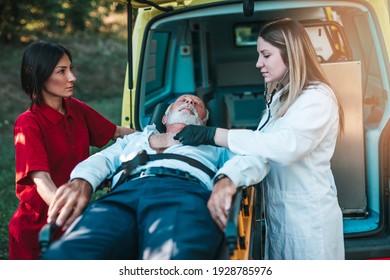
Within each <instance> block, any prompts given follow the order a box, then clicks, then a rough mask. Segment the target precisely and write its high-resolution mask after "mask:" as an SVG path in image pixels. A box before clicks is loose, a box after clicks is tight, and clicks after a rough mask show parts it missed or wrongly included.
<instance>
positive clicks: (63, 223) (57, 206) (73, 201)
mask: <svg viewBox="0 0 390 280" xmlns="http://www.w3.org/2000/svg"><path fill="white" fill-rule="evenodd" d="M91 194H92V186H91V185H90V184H89V183H88V182H87V181H85V180H82V179H75V180H73V181H72V182H69V183H66V184H64V185H62V186H61V187H59V188H58V190H57V191H56V194H55V196H54V199H53V201H52V203H51V204H50V207H49V212H48V219H47V222H48V223H50V222H53V221H55V222H56V225H57V226H58V227H61V228H62V229H63V230H64V231H65V230H66V229H67V228H68V227H69V226H70V224H71V223H72V222H73V221H74V220H75V219H76V218H77V217H78V216H80V215H81V213H82V212H83V211H84V209H85V207H86V206H87V205H88V203H89V201H90V200H91Z"/></svg>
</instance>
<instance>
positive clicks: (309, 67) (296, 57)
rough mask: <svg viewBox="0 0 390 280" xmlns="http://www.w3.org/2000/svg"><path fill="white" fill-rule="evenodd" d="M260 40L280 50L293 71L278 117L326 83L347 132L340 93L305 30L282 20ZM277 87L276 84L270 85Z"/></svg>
mask: <svg viewBox="0 0 390 280" xmlns="http://www.w3.org/2000/svg"><path fill="white" fill-rule="evenodd" d="M259 37H261V38H263V39H264V40H265V41H267V42H268V43H270V44H271V45H273V46H275V47H277V48H278V49H279V50H280V54H281V56H282V59H283V61H284V63H285V64H286V66H287V67H288V70H289V88H288V90H287V92H285V93H283V94H282V96H281V106H280V107H279V109H278V110H277V112H276V114H275V117H276V118H279V117H281V116H283V115H284V114H285V113H286V112H287V110H288V108H290V106H291V105H292V104H293V103H294V102H295V100H296V99H297V98H298V96H299V95H300V94H301V93H302V91H303V90H304V89H306V88H307V87H308V86H310V85H313V84H319V83H324V84H326V85H328V86H329V87H330V88H331V89H332V90H333V92H334V94H335V97H336V99H337V103H338V111H339V128H340V132H342V131H343V129H344V111H343V108H342V106H341V102H340V98H339V96H338V94H337V92H336V90H335V89H334V88H333V87H332V86H331V85H330V83H329V81H328V79H327V78H326V76H325V74H324V72H323V71H322V68H321V66H320V64H319V62H318V59H317V55H316V52H315V49H314V47H313V44H312V43H311V41H310V38H309V36H308V35H307V33H306V30H305V28H304V27H303V26H302V25H301V24H300V23H299V22H298V21H296V20H292V19H289V18H285V19H280V20H277V21H274V22H271V23H268V24H267V25H265V26H264V27H263V28H262V29H261V30H260V32H259ZM268 86H270V87H274V86H275V85H274V84H271V85H268Z"/></svg>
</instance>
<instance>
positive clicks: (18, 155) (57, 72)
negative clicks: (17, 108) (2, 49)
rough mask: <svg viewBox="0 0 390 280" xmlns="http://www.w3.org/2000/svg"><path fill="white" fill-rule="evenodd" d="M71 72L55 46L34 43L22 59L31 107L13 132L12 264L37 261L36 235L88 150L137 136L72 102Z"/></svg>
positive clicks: (68, 58)
mask: <svg viewBox="0 0 390 280" xmlns="http://www.w3.org/2000/svg"><path fill="white" fill-rule="evenodd" d="M72 68H73V65H72V56H71V54H70V52H69V51H68V50H67V49H65V48H64V47H62V46H60V45H58V44H55V43H51V42H45V41H38V42H34V43H32V44H31V45H30V46H29V47H28V48H27V49H26V51H25V53H24V55H23V61H22V67H21V82H22V87H23V89H24V91H25V92H26V94H27V95H28V96H29V98H30V99H31V107H30V108H29V109H28V110H27V111H25V112H24V113H22V114H21V115H20V116H19V117H18V118H17V120H16V122H15V127H14V142H15V162H16V195H17V197H18V198H19V200H20V203H19V207H18V209H17V210H16V211H15V213H14V215H13V217H12V218H11V220H10V223H9V232H10V236H9V258H10V259H38V258H39V254H40V247H39V244H38V234H39V231H40V229H41V228H42V226H43V225H44V224H45V223H46V220H47V211H48V205H50V202H51V201H52V199H53V197H54V194H55V192H56V189H57V187H58V186H61V185H62V184H64V183H66V182H67V181H68V180H69V175H70V172H71V170H72V169H73V168H74V167H75V166H76V164H77V163H79V162H80V161H82V160H84V159H86V158H87V157H88V156H89V147H90V146H97V147H102V146H104V145H105V144H107V143H108V142H109V141H110V139H116V138H117V137H123V136H124V135H125V134H129V133H132V132H133V130H131V129H129V128H125V127H119V126H116V125H115V124H114V123H112V122H110V121H109V120H107V119H106V118H104V117H103V116H102V115H100V114H99V113H97V112H96V111H95V110H93V109H92V108H91V107H89V106H87V105H86V104H85V103H83V102H81V101H79V100H77V99H75V98H73V97H72V94H73V85H74V82H75V81H76V77H75V75H74V74H73V71H72Z"/></svg>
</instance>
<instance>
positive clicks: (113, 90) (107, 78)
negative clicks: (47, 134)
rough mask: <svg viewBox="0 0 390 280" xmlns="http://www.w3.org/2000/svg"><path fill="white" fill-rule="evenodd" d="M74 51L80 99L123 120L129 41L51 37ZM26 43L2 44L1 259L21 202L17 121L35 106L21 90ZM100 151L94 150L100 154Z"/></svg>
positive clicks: (76, 93) (4, 256)
mask: <svg viewBox="0 0 390 280" xmlns="http://www.w3.org/2000/svg"><path fill="white" fill-rule="evenodd" d="M52 40H53V41H55V42H58V43H60V44H62V45H63V46H65V47H66V48H68V49H69V50H70V51H71V52H72V55H73V64H74V65H75V73H76V77H77V81H76V85H75V95H74V96H75V97H76V98H78V99H80V100H82V101H84V102H86V103H87V104H89V105H90V106H91V107H93V108H94V109H96V110H97V111H98V112H100V113H101V114H103V115H104V116H106V117H107V118H108V119H110V120H111V121H112V122H114V123H116V124H119V122H120V114H121V100H122V99H121V96H122V90H123V79H124V75H125V66H126V50H127V49H126V42H125V41H124V40H123V39H118V38H100V37H99V36H81V35H80V36H77V35H75V36H73V37H72V38H56V39H52ZM25 47H26V46H25V45H7V46H4V45H1V44H0V73H1V75H0V83H1V84H2V87H0V96H1V97H2V106H0V159H1V160H0V167H1V168H0V198H1V203H0V259H3V260H4V259H8V222H9V220H10V218H11V216H12V214H13V213H14V211H15V209H16V208H17V205H18V200H17V198H16V197H15V158H14V157H15V151H14V146H13V124H14V121H15V119H16V117H17V116H18V115H19V114H20V113H21V112H23V111H24V110H26V109H27V108H28V106H29V104H30V102H29V100H28V98H27V96H26V95H25V94H24V92H23V91H22V90H21V87H20V81H19V71H20V70H19V69H20V63H21V57H22V53H23V51H24V49H25ZM96 151H97V149H91V152H96Z"/></svg>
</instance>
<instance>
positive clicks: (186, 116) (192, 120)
mask: <svg viewBox="0 0 390 280" xmlns="http://www.w3.org/2000/svg"><path fill="white" fill-rule="evenodd" d="M185 107H188V108H189V109H191V111H192V112H193V113H194V114H191V113H190V112H189V111H188V110H182V109H183V108H185ZM174 123H184V124H186V125H189V124H195V125H203V121H202V120H201V119H200V118H199V115H198V112H197V111H196V109H195V107H194V106H193V105H191V104H183V105H181V106H180V107H178V108H176V110H175V111H173V112H170V113H169V114H168V115H167V123H166V125H171V124H174Z"/></svg>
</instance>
